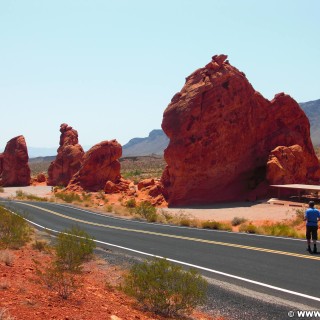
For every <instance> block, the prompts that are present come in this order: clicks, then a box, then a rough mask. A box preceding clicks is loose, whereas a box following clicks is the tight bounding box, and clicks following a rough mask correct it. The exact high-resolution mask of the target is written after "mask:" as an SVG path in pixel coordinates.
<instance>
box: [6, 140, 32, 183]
mask: <svg viewBox="0 0 320 320" xmlns="http://www.w3.org/2000/svg"><path fill="white" fill-rule="evenodd" d="M1 158H2V160H0V185H2V186H4V187H11V186H29V185H30V179H31V177H30V168H29V164H28V161H29V156H28V150H27V145H26V141H25V139H24V136H18V137H15V138H13V139H11V140H10V141H9V142H8V143H7V145H6V148H5V150H4V152H3V154H2V155H1ZM1 171H2V172H1Z"/></svg>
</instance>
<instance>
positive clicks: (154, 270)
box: [124, 259, 207, 316]
mask: <svg viewBox="0 0 320 320" xmlns="http://www.w3.org/2000/svg"><path fill="white" fill-rule="evenodd" d="M124 291H125V292H126V293H127V294H129V295H130V296H133V297H135V298H136V299H137V300H138V301H139V302H140V303H143V304H144V305H145V306H147V308H148V309H149V310H151V311H154V312H156V313H160V314H163V315H165V316H173V315H177V314H179V313H180V314H189V313H191V311H192V310H193V309H194V308H195V307H196V306H198V305H201V304H204V303H205V301H206V293H207V282H206V281H205V280H204V279H203V278H202V277H201V275H200V274H199V273H198V272H197V271H196V270H194V269H191V270H189V271H184V270H183V269H182V267H181V266H178V265H176V264H173V263H170V262H168V261H167V260H165V259H154V260H152V261H145V262H143V263H141V264H136V265H134V266H133V267H132V268H131V270H130V272H129V274H128V275H127V276H126V278H125V281H124Z"/></svg>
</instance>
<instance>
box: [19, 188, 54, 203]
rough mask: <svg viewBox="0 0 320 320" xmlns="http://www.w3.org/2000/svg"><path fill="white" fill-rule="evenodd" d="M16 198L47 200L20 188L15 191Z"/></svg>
mask: <svg viewBox="0 0 320 320" xmlns="http://www.w3.org/2000/svg"><path fill="white" fill-rule="evenodd" d="M16 198H17V199H19V200H30V201H48V199H47V198H46V197H38V196H36V195H34V194H31V193H25V192H23V191H22V190H17V191H16Z"/></svg>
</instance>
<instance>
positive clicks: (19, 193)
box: [16, 190, 24, 198]
mask: <svg viewBox="0 0 320 320" xmlns="http://www.w3.org/2000/svg"><path fill="white" fill-rule="evenodd" d="M23 194H24V193H23V191H22V190H17V191H16V197H17V198H22V197H23Z"/></svg>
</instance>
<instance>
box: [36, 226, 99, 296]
mask: <svg viewBox="0 0 320 320" xmlns="http://www.w3.org/2000/svg"><path fill="white" fill-rule="evenodd" d="M94 248H95V243H94V241H93V239H92V238H91V237H90V236H89V235H88V234H87V233H86V232H85V231H83V230H81V229H79V228H78V227H73V228H71V229H70V230H66V231H65V232H63V233H59V235H58V237H57V243H56V245H55V246H54V249H55V259H54V260H53V261H52V264H50V265H49V266H47V267H43V266H42V265H41V263H40V262H39V261H34V263H35V266H36V272H37V274H38V276H39V278H40V280H41V282H43V283H44V284H45V285H47V286H48V287H49V288H51V289H52V290H55V291H56V292H57V294H58V295H59V296H60V297H61V298H63V299H68V297H69V296H70V295H71V294H72V293H73V292H74V291H75V290H76V289H77V288H78V287H79V286H80V285H81V278H80V274H81V272H82V264H83V263H84V262H85V261H87V260H89V259H90V258H91V256H92V254H93V249H94Z"/></svg>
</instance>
